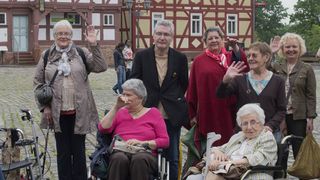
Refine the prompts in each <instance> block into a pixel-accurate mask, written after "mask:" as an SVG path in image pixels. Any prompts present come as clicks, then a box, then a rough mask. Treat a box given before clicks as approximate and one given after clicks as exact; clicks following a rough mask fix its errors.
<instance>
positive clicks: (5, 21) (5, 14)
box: [0, 12, 7, 25]
mask: <svg viewBox="0 0 320 180" xmlns="http://www.w3.org/2000/svg"><path fill="white" fill-rule="evenodd" d="M0 14H3V15H4V22H3V23H1V22H0V25H7V13H5V12H0Z"/></svg>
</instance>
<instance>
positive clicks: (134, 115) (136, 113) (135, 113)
mask: <svg viewBox="0 0 320 180" xmlns="http://www.w3.org/2000/svg"><path fill="white" fill-rule="evenodd" d="M143 108H144V107H143V106H142V107H141V108H140V109H139V110H138V111H136V112H131V113H130V114H131V115H132V116H133V117H137V116H138V115H139V113H140V112H141V111H142V110H143Z"/></svg>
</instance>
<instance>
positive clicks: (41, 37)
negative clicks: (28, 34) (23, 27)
mask: <svg viewBox="0 0 320 180" xmlns="http://www.w3.org/2000/svg"><path fill="white" fill-rule="evenodd" d="M46 32H47V30H46V28H39V34H38V40H47V39H46Z"/></svg>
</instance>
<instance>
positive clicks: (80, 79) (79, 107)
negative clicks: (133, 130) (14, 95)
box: [33, 45, 107, 134]
mask: <svg viewBox="0 0 320 180" xmlns="http://www.w3.org/2000/svg"><path fill="white" fill-rule="evenodd" d="M82 49H83V51H84V54H85V56H86V62H87V66H88V70H89V71H90V72H96V73H99V72H103V71H105V70H106V69H107V64H106V61H105V58H104V57H103V55H102V53H101V50H100V47H99V46H91V47H90V51H91V52H92V53H91V52H89V50H88V49H86V48H82ZM43 56H44V52H42V55H41V58H40V60H39V62H38V65H37V68H36V72H35V76H34V80H33V86H34V89H35V88H36V87H37V86H39V85H40V84H41V83H44V82H50V80H51V79H52V77H53V75H54V73H55V71H56V69H57V67H58V64H59V63H58V62H59V59H60V57H61V53H59V52H57V51H56V50H55V46H54V45H52V46H51V47H50V51H49V56H48V63H47V66H46V70H45V80H44V79H43V73H44V63H43ZM68 57H69V59H70V67H71V74H70V76H71V77H72V79H73V82H74V86H75V101H76V102H75V108H76V120H75V126H74V133H75V134H87V133H90V132H92V131H94V130H95V129H96V125H97V123H98V121H99V118H98V112H97V108H96V105H95V102H94V99H93V95H92V91H91V88H90V84H89V80H88V73H87V71H86V67H85V65H84V63H83V60H82V58H81V56H80V55H79V54H78V52H77V50H76V48H75V46H73V47H72V48H71V50H70V51H69V52H68ZM62 83H63V76H62V75H58V76H57V77H56V79H55V81H54V83H53V94H54V95H53V99H52V102H51V111H52V118H53V122H54V130H55V132H61V129H60V124H59V118H60V109H61V102H62ZM36 101H37V100H36ZM37 105H38V107H39V110H40V111H41V112H43V109H44V106H41V105H40V104H39V103H38V102H37ZM40 127H41V128H46V127H47V120H46V119H45V118H44V117H43V113H42V117H41V124H40Z"/></svg>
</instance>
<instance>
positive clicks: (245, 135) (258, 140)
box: [187, 103, 277, 180]
mask: <svg viewBox="0 0 320 180" xmlns="http://www.w3.org/2000/svg"><path fill="white" fill-rule="evenodd" d="M237 123H238V125H239V126H240V127H241V131H240V132H239V133H237V134H235V135H233V136H232V137H231V138H230V140H229V142H228V143H226V144H224V145H222V146H219V147H213V148H212V149H211V156H210V164H209V165H208V168H209V170H210V178H209V177H207V178H206V179H207V180H208V179H209V180H213V179H224V178H223V176H222V175H221V174H216V173H217V170H219V169H220V168H224V166H225V165H229V164H234V165H240V164H242V165H245V166H256V165H274V164H275V163H276V161H277V143H276V141H275V139H274V137H273V134H272V133H271V132H270V131H268V130H266V129H264V123H265V114H264V111H263V110H262V108H261V107H260V106H259V105H258V104H254V103H251V104H246V105H244V106H242V107H241V108H240V109H239V111H238V112H237ZM203 178H204V177H203V175H202V174H198V175H190V176H189V177H188V178H187V180H200V179H203ZM247 179H264V180H268V179H270V180H271V179H273V177H272V176H270V175H269V174H267V173H252V174H250V175H249V176H248V177H247Z"/></svg>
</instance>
